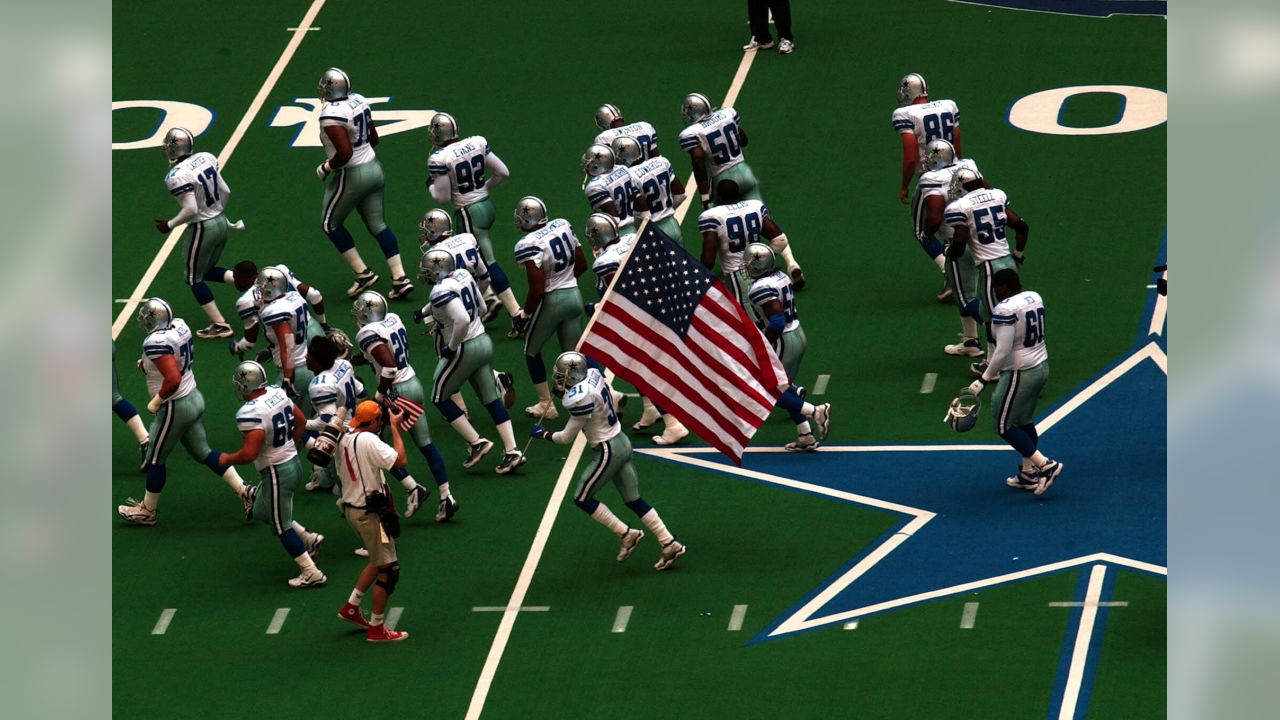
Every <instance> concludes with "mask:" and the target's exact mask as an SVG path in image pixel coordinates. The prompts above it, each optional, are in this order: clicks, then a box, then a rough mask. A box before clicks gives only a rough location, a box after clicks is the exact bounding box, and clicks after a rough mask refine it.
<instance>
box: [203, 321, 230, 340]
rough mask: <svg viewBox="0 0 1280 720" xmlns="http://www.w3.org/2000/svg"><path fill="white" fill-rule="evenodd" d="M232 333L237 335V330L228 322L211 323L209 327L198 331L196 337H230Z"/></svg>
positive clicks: (205, 338) (211, 338) (212, 338)
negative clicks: (233, 329)
mask: <svg viewBox="0 0 1280 720" xmlns="http://www.w3.org/2000/svg"><path fill="white" fill-rule="evenodd" d="M232 335H235V332H234V331H232V329H231V326H230V325H228V324H226V323H209V326H208V327H203V328H200V329H199V330H197V331H196V337H198V338H200V339H202V340H215V339H217V338H229V337H231V336H232Z"/></svg>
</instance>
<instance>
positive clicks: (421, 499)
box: [404, 485, 431, 519]
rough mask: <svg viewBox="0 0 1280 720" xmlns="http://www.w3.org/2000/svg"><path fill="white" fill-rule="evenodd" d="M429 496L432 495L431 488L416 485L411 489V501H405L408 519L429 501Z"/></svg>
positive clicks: (405, 512) (405, 514) (405, 513)
mask: <svg viewBox="0 0 1280 720" xmlns="http://www.w3.org/2000/svg"><path fill="white" fill-rule="evenodd" d="M429 497H431V491H430V490H428V489H426V488H424V487H422V486H421V485H415V486H414V487H413V489H412V490H410V491H409V501H408V502H407V503H405V505H406V507H405V509H404V516H405V518H406V519H408V518H411V517H413V514H414V513H416V512H418V511H419V510H421V509H422V506H423V505H425V504H426V503H427V498H429Z"/></svg>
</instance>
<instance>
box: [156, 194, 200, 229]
mask: <svg viewBox="0 0 1280 720" xmlns="http://www.w3.org/2000/svg"><path fill="white" fill-rule="evenodd" d="M177 200H178V205H179V206H180V207H181V209H180V210H179V211H178V214H177V215H175V216H173V217H172V218H170V219H168V220H160V219H157V220H155V225H156V230H157V231H159V232H160V233H167V232H169V231H170V230H172V229H173V228H174V227H177V226H178V225H181V224H183V223H188V222H191V221H192V220H195V219H196V217H198V216H199V214H200V208H199V207H198V206H197V205H196V194H195V193H194V192H184V193H182V194H181V195H179V196H178V198H177Z"/></svg>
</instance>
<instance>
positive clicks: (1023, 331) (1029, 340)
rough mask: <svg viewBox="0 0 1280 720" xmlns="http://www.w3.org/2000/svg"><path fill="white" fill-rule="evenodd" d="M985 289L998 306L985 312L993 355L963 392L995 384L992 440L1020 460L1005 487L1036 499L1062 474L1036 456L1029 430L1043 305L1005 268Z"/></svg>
mask: <svg viewBox="0 0 1280 720" xmlns="http://www.w3.org/2000/svg"><path fill="white" fill-rule="evenodd" d="M991 286H992V293H993V294H994V295H995V297H996V298H997V300H998V302H997V304H996V306H995V308H994V309H993V310H992V311H991V322H992V326H993V328H994V332H995V346H996V349H995V352H993V353H992V355H991V362H990V363H988V366H987V368H986V369H985V370H984V371H983V372H982V375H980V376H979V377H978V379H977V380H974V381H973V383H972V384H971V385H970V386H969V390H970V391H971V392H972V393H973V394H974V395H981V394H982V390H983V388H985V387H986V386H987V385H988V384H989V383H991V382H992V381H994V380H997V379H999V383H997V384H996V392H995V397H994V398H992V408H993V410H992V413H991V414H992V419H993V420H994V421H995V428H996V434H998V435H999V436H1000V437H1001V438H1003V439H1004V441H1005V442H1007V443H1009V446H1010V447H1012V448H1013V449H1014V450H1017V451H1018V454H1019V455H1021V456H1022V464H1021V465H1020V466H1019V467H1018V472H1017V474H1016V475H1014V476H1013V477H1010V478H1008V479H1007V480H1005V484H1007V485H1008V486H1009V487H1013V488H1018V489H1021V490H1032V491H1034V492H1035V494H1036V495H1042V494H1044V491H1045V490H1048V489H1049V486H1050V485H1052V484H1053V481H1054V480H1056V479H1057V478H1058V476H1059V475H1061V474H1062V469H1063V465H1062V463H1060V462H1056V461H1054V460H1050V459H1049V458H1047V457H1045V455H1044V453H1042V452H1040V436H1039V434H1038V433H1037V432H1036V425H1035V414H1036V402H1037V401H1038V400H1039V399H1040V392H1041V390H1043V389H1044V384H1045V382H1046V381H1047V380H1048V379H1049V350H1048V348H1047V347H1046V346H1045V329H1044V300H1042V299H1041V298H1040V295H1039V293H1036V292H1033V291H1031V290H1025V291H1024V290H1023V289H1022V280H1021V279H1020V278H1019V277H1018V271H1017V270H1014V269H1013V268H1010V267H1006V268H1001V269H1000V270H997V271H996V272H995V273H994V274H993V275H992V276H991Z"/></svg>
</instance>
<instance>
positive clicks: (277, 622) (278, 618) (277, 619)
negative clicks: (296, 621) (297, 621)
mask: <svg viewBox="0 0 1280 720" xmlns="http://www.w3.org/2000/svg"><path fill="white" fill-rule="evenodd" d="M288 617H289V608H280V609H278V610H276V614H275V615H272V616H271V624H270V625H268V626H267V634H268V635H279V634H280V628H282V627H284V621H285V620H286V619H288Z"/></svg>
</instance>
